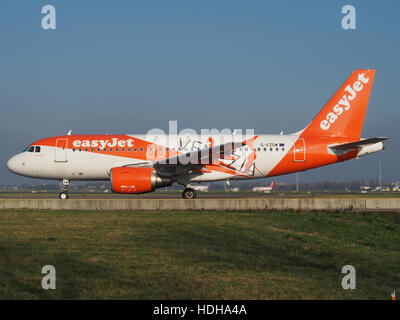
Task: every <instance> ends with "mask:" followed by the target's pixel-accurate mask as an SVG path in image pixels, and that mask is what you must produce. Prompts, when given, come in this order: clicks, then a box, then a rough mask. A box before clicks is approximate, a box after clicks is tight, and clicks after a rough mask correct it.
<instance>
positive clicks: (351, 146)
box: [329, 137, 389, 151]
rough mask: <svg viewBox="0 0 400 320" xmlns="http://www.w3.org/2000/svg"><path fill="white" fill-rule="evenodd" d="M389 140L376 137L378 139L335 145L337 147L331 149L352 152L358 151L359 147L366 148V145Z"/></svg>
mask: <svg viewBox="0 0 400 320" xmlns="http://www.w3.org/2000/svg"><path fill="white" fill-rule="evenodd" d="M387 139H389V138H386V137H376V138H370V139H363V140H360V141H355V142H350V143H343V144H338V145H335V146H331V147H329V148H331V149H334V150H341V151H342V150H352V149H357V148H359V147H363V146H366V145H370V144H375V143H378V142H382V141H385V140H387Z"/></svg>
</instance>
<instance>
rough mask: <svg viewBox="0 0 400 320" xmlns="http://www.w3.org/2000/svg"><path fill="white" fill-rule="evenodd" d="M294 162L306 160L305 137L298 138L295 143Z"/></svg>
mask: <svg viewBox="0 0 400 320" xmlns="http://www.w3.org/2000/svg"><path fill="white" fill-rule="evenodd" d="M293 160H294V162H305V161H306V144H305V142H304V139H303V138H299V139H297V141H296V142H295V144H294V159H293Z"/></svg>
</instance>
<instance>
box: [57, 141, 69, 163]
mask: <svg viewBox="0 0 400 320" xmlns="http://www.w3.org/2000/svg"><path fill="white" fill-rule="evenodd" d="M67 146H68V139H57V141H56V149H55V158H54V161H55V162H67V161H68V159H67Z"/></svg>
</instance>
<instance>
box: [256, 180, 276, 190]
mask: <svg viewBox="0 0 400 320" xmlns="http://www.w3.org/2000/svg"><path fill="white" fill-rule="evenodd" d="M274 186H275V182H274V181H272V182H271V184H270V185H269V186H268V187H254V188H253V191H254V192H264V193H271V191H272V190H273V189H274Z"/></svg>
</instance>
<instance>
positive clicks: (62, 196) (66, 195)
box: [59, 192, 69, 200]
mask: <svg viewBox="0 0 400 320" xmlns="http://www.w3.org/2000/svg"><path fill="white" fill-rule="evenodd" d="M59 197H60V199H61V200H67V199H68V198H69V194H68V193H65V192H61V193H60V196H59Z"/></svg>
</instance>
